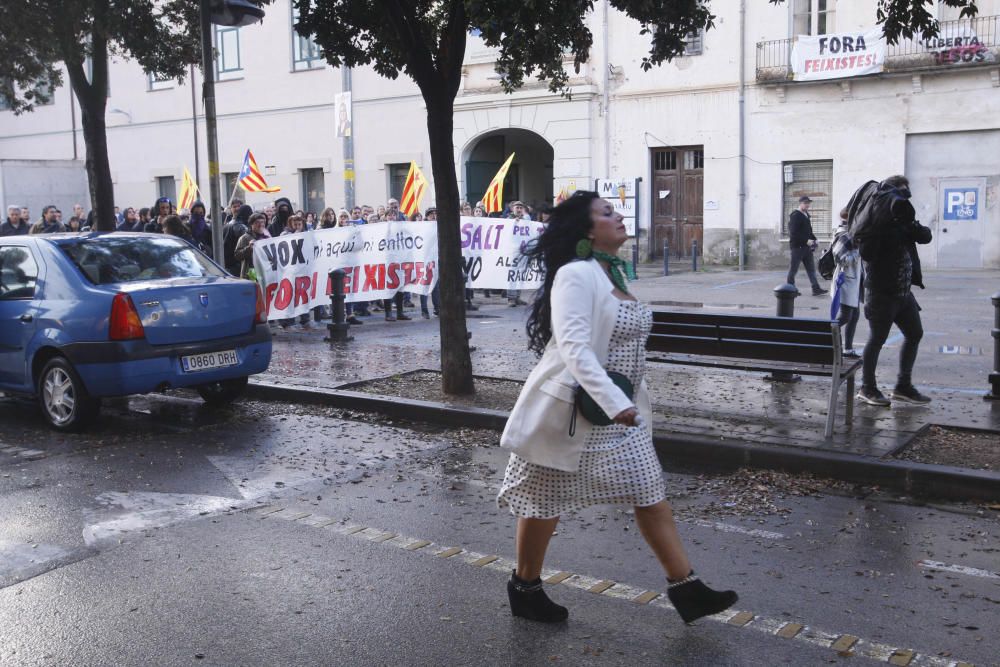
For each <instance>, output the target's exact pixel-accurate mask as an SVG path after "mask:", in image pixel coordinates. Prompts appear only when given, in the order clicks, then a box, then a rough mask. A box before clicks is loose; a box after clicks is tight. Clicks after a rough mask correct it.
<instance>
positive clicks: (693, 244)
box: [691, 239, 698, 271]
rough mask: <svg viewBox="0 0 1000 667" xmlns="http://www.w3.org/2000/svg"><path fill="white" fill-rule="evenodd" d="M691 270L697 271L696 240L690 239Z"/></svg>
mask: <svg viewBox="0 0 1000 667" xmlns="http://www.w3.org/2000/svg"><path fill="white" fill-rule="evenodd" d="M691 270H692V271H697V270H698V239H691Z"/></svg>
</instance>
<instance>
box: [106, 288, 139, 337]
mask: <svg viewBox="0 0 1000 667" xmlns="http://www.w3.org/2000/svg"><path fill="white" fill-rule="evenodd" d="M108 336H109V337H110V338H111V340H133V339H136V338H145V337H146V332H145V331H144V330H143V328H142V320H141V319H140V318H139V311H137V310H136V309H135V304H134V303H132V297H130V296H129V295H128V294H116V295H115V298H114V301H112V302H111V322H110V325H109V326H108Z"/></svg>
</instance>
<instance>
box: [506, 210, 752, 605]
mask: <svg viewBox="0 0 1000 667" xmlns="http://www.w3.org/2000/svg"><path fill="white" fill-rule="evenodd" d="M627 238H628V235H627V232H626V230H625V225H624V224H623V222H622V216H621V215H619V214H618V213H616V212H615V209H614V207H613V206H612V205H611V204H610V203H609V202H607V201H605V200H604V199H601V198H600V197H598V195H597V193H595V192H577V193H575V194H574V195H573V196H572V197H570V198H569V199H567V200H566V201H565V202H563V203H562V204H560V205H559V206H557V207H556V208H555V209H554V210H553V211H552V215H551V217H550V218H549V221H548V226H547V227H546V229H545V231H543V232H542V234H541V235H540V236H539V237H538V240H537V241H536V242H535V243H534V244H533V245H531V246H530V247H529V248H528V249H527V250H526V252H525V254H526V255H527V256H528V258H529V259H530V260H533V261H534V262H537V263H538V264H539V265H540V267H541V268H542V270H543V271H544V275H545V283H544V286H543V288H542V289H541V290H539V292H538V294H537V296H536V298H535V302H534V304H533V305H532V308H531V315H530V317H529V318H528V327H527V329H528V337H529V340H530V348H531V349H532V350H533V351H535V352H536V353H537V354H540V355H541V360H540V361H539V363H538V365H537V366H536V367H535V369H534V370H533V371H532V372H531V374H530V375H529V376H528V379H527V380H526V381H525V384H524V388H523V389H522V390H521V394H520V396H519V397H518V399H517V403H516V404H515V406H514V409H513V411H512V412H511V415H510V418H509V419H508V421H507V425H506V428H505V429H504V433H503V436H502V437H501V440H500V444H501V446H503V447H505V448H507V449H510V450H512V453H511V456H510V462H509V464H508V465H507V471H506V473H505V475H504V480H503V484H502V486H501V489H500V493H499V495H498V497H497V503H498V505H500V506H501V507H503V506H507V507H509V508H510V511H511V513H513V514H514V515H515V516H516V517H517V534H516V549H517V569H516V570H515V571H514V572H513V573H512V574H511V578H510V580H509V581H508V583H507V594H508V597H509V600H510V609H511V613H513V614H514V615H515V616H521V617H524V618H527V619H531V620H534V621H543V622H558V621H563V620H565V619H566V618H567V616H568V614H569V612H568V611H567V610H566V608H565V607H562V606H560V605H558V604H556V603H554V602H552V600H550V599H549V597H548V596H547V595H546V594H545V591H544V590H542V581H541V572H542V565H543V562H544V560H545V552H546V550H547V548H548V545H549V539H550V538H551V537H552V533H553V531H554V530H555V527H556V524H557V523H558V521H559V516H560V515H561V514H563V513H564V512H569V511H572V510H578V509H580V508H583V507H586V506H589V505H595V504H621V505H632V506H634V507H635V518H636V523H638V524H639V529H640V531H641V532H642V535H643V537H644V538H645V539H646V541H647V543H648V544H649V546H650V547H651V548H652V550H653V553H654V554H655V555H656V557H657V559H658V560H659V562H660V564H661V565H662V566H663V569H664V571H665V572H666V576H667V581H668V590H667V595H668V596H669V598H670V601H671V602H672V603H673V605H674V607H675V608H676V609H677V611H678V612H679V613H680V615H681V617H682V618H683V619H684V621H685V622H688V623H690V622H691V621H693V620H695V619H697V618H700V617H702V616H706V615H709V614H714V613H717V612H720V611H722V610H724V609H726V608H728V607H730V606H732V605H733V604H734V603H735V602H736V600H737V596H736V593H734V592H732V591H714V590H712V589H710V588H708V587H707V586H705V584H703V583H702V582H701V581H700V580H699V579H698V578H697V577H696V576H695V575H694V572H693V570H692V569H691V564H690V562H689V560H688V557H687V554H686V553H685V551H684V546H683V545H682V543H681V540H680V536H679V535H678V533H677V526H676V524H675V523H674V518H673V512H672V510H671V508H670V505H669V504H668V503H667V501H666V486H665V483H664V480H663V473H662V468H661V467H660V463H659V461H658V459H657V458H656V452H655V450H654V449H653V441H652V433H651V431H650V427H649V424H651V423H652V411H651V407H650V403H649V395H648V393H647V390H646V383H645V380H644V379H643V375H644V371H645V368H644V365H645V348H646V337H647V336H648V335H649V331H650V328H651V327H652V319H653V317H652V312H651V311H650V310H649V309H648V308H647V307H646V306H645V304H642V303H640V302H639V301H636V299H635V297H633V296H632V295H631V294H629V292H628V284H627V282H626V279H625V276H624V269H625V268H626V267H625V262H624V261H622V260H621V259H619V258H618V257H617V255H616V253H617V252H618V249H619V248H620V247H621V246H622V244H623V243H624V242H625V241H626V239H627ZM609 371H613V372H617V373H620V374H622V375H624V376H625V377H626V378H627V379H628V382H629V383H630V384H631V385H632V387H634V388H635V391H634V399H633V398H632V397H629V396H628V395H627V394H626V392H625V391H623V390H622V389H621V388H619V386H618V385H617V384H616V383H615V382H614V381H612V380H611V378H609V376H608V372H609ZM578 386H579V387H580V390H581V391H586V392H587V394H589V395H590V397H592V398H593V400H594V401H595V402H596V404H597V405H598V406H600V408H601V409H602V410H603V411H604V413H605V415H608V416H610V415H614V417H613V423H611V424H610V425H607V426H595V425H593V424H592V423H591V422H589V421H587V419H586V418H585V417H584V416H583V414H582V413H580V412H579V411H578V410H577V408H576V404H575V402H574V397H575V392H576V388H577V387H578ZM640 415H641V417H640ZM591 416H592V417H593V415H591Z"/></svg>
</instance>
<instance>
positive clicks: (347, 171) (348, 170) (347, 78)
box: [333, 67, 354, 211]
mask: <svg viewBox="0 0 1000 667" xmlns="http://www.w3.org/2000/svg"><path fill="white" fill-rule="evenodd" d="M341 77H342V84H343V85H342V91H343V92H345V93H349V92H351V68H350V67H342V68H341ZM336 106H337V105H336V104H335V105H334V112H333V114H334V117H335V118H336V117H337V114H338V113H339V109H337V108H336ZM348 117H349V118H350V119H351V131H350V132H348V133H347V136H345V137H344V203H345V204H346V208H347V210H348V211H350V210H352V209H353V208H354V95H351V108H350V109H349V110H348ZM335 125H336V124H335Z"/></svg>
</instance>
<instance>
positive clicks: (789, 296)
mask: <svg viewBox="0 0 1000 667" xmlns="http://www.w3.org/2000/svg"><path fill="white" fill-rule="evenodd" d="M798 295H799V290H797V289H796V288H795V285H789V284H787V283H786V284H784V285H778V286H777V287H775V288H774V298H775V299H777V300H778V311H777V315H778V317H795V297H797V296H798ZM766 379H768V380H770V381H772V382H798V381H799V380H801V379H802V378H801V377H799V376H798V375H795V374H794V373H789V372H788V371H774V372H773V373H771V374H770V375H768V376H767V378H766Z"/></svg>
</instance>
